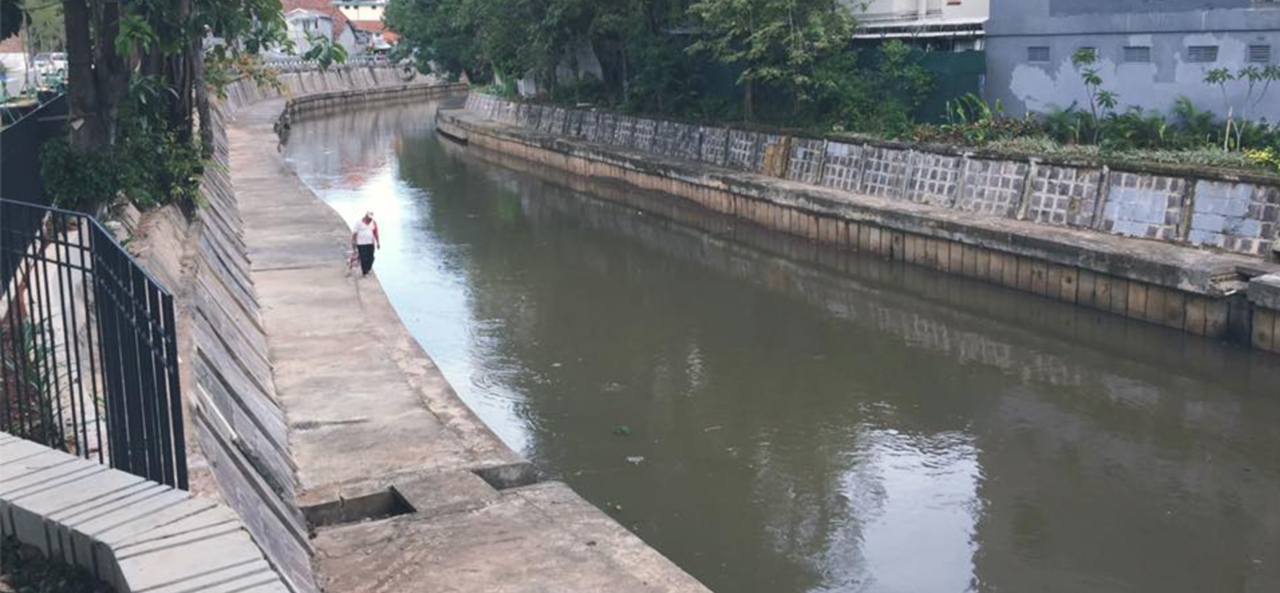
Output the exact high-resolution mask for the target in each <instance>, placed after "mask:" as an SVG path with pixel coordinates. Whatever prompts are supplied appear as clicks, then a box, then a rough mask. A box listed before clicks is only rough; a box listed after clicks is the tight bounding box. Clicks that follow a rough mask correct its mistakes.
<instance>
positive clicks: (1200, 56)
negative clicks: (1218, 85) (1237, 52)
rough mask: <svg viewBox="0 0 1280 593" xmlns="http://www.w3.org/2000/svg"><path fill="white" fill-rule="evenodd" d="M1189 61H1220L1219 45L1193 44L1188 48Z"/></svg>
mask: <svg viewBox="0 0 1280 593" xmlns="http://www.w3.org/2000/svg"><path fill="white" fill-rule="evenodd" d="M1187 61H1188V62H1200V63H1204V62H1216V61H1218V46H1216V45H1192V46H1191V47H1188V48H1187Z"/></svg>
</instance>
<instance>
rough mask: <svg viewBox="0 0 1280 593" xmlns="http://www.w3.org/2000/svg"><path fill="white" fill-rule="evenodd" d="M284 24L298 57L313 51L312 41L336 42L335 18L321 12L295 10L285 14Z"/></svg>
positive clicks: (304, 9) (302, 9)
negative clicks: (325, 40) (317, 39)
mask: <svg viewBox="0 0 1280 593" xmlns="http://www.w3.org/2000/svg"><path fill="white" fill-rule="evenodd" d="M284 22H285V26H286V29H287V31H288V35H289V41H291V42H293V51H294V52H296V53H297V54H298V55H302V54H305V53H307V52H308V51H309V50H310V49H311V45H312V40H313V39H316V38H319V37H322V38H325V39H327V40H329V41H333V40H334V29H335V27H334V24H333V17H331V16H329V15H328V14H325V13H323V12H320V11H316V10H309V9H306V8H295V9H293V10H290V11H288V12H285V13H284Z"/></svg>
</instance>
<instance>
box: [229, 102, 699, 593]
mask: <svg viewBox="0 0 1280 593" xmlns="http://www.w3.org/2000/svg"><path fill="white" fill-rule="evenodd" d="M283 105H284V104H283V101H281V100H273V101H266V102H262V103H259V104H257V105H254V106H252V107H248V108H245V109H243V110H241V111H240V112H239V113H238V115H237V121H235V122H234V123H232V124H231V125H230V126H229V129H228V138H229V141H230V150H231V167H230V175H231V180H232V184H233V185H234V188H235V192H236V195H237V198H238V201H239V203H240V211H241V214H242V216H243V218H244V221H245V241H246V243H247V246H248V248H249V253H250V259H251V260H252V261H253V266H252V270H253V274H252V275H253V280H254V283H255V284H256V287H257V291H258V295H259V299H260V301H261V303H262V307H263V320H264V323H265V325H266V330H267V333H268V346H269V350H270V354H271V362H272V364H273V366H274V379H275V384H276V391H277V395H278V397H279V399H280V403H281V405H282V406H283V408H284V409H285V413H286V415H287V418H288V422H289V426H290V436H289V447H290V453H291V454H292V457H293V459H294V460H295V461H296V463H297V467H298V472H297V480H298V483H299V488H298V490H299V492H300V493H301V494H300V498H301V501H300V502H301V504H302V505H303V506H304V507H314V508H316V509H327V510H326V511H321V512H313V513H312V516H313V517H319V516H321V515H324V516H325V517H326V519H325V520H324V521H329V520H334V521H338V522H339V523H340V524H337V525H333V526H328V527H321V528H319V530H318V534H317V537H316V539H315V541H314V544H315V548H316V550H317V554H318V557H317V566H318V569H319V572H320V582H321V584H322V586H324V587H325V588H326V590H329V591H337V592H364V591H386V592H393V591H394V592H411V591H432V592H442V591H467V592H481V591H502V592H507V591H511V592H524V591H529V592H533V591H552V590H554V591H563V592H573V591H583V592H586V591H591V592H597V591H615V592H623V591H681V592H684V591H688V592H703V591H706V589H705V588H704V587H702V586H701V585H700V584H699V583H698V582H697V581H695V580H694V579H693V578H692V577H689V576H688V575H687V574H685V573H684V572H683V571H681V570H680V569H679V568H677V567H675V566H674V565H673V564H671V563H670V562H669V561H667V560H666V559H665V558H664V557H662V556H661V555H660V554H658V553H657V552H655V551H654V550H652V549H651V548H649V547H648V546H646V545H645V544H644V543H643V542H641V541H640V540H639V539H638V538H636V537H635V536H633V535H632V534H630V533H629V532H627V531H626V530H625V529H623V528H622V527H621V526H619V525H618V524H617V523H616V522H615V521H613V520H612V519H611V518H609V517H608V516H607V515H605V514H604V513H602V512H600V511H599V510H597V509H596V508H595V507H593V506H591V505H590V504H589V503H587V502H586V501H584V500H583V499H581V498H580V497H578V496H577V495H576V494H574V493H573V492H572V491H571V490H570V489H569V488H567V487H566V486H564V485H563V484H559V483H554V482H544V483H533V484H529V485H524V486H520V484H525V483H528V482H530V481H532V480H530V479H529V478H530V475H529V472H528V468H527V465H525V464H524V462H523V460H521V459H520V458H519V456H518V455H516V454H515V453H513V452H512V451H510V450H509V449H508V448H507V447H505V446H504V445H503V444H502V443H501V441H499V440H498V439H497V437H495V436H494V435H493V433H492V432H491V431H489V430H488V429H487V428H486V427H485V426H484V425H483V424H482V423H481V422H480V421H479V420H478V419H477V418H476V416H475V415H474V414H473V413H472V412H471V411H470V410H469V409H468V408H467V407H466V405H465V404H463V403H462V401H461V400H460V399H459V398H458V397H457V395H456V394H455V393H454V391H453V390H452V388H450V387H449V385H448V383H447V382H446V381H445V379H444V377H443V375H441V373H440V371H439V370H438V369H437V368H436V366H435V365H434V364H433V363H432V362H431V360H430V359H429V358H428V357H427V356H426V354H425V353H424V352H423V351H422V350H421V348H420V347H419V346H418V345H417V343H416V342H415V341H414V340H413V339H412V337H411V336H410V335H409V333H408V331H407V329H406V328H405V327H404V326H403V325H402V324H401V323H400V320H399V318H398V317H397V315H396V313H395V311H394V309H392V307H391V305H390V302H389V301H388V300H387V298H386V295H385V293H384V292H383V291H382V288H381V286H380V285H379V284H378V281H377V279H376V278H375V277H372V276H371V277H370V278H367V279H363V280H356V279H354V278H348V277H346V276H345V274H344V266H345V255H344V254H345V250H346V246H347V244H348V243H349V242H350V234H349V231H348V230H347V226H346V223H345V222H344V221H342V220H340V219H339V217H338V215H337V214H336V213H335V212H334V211H333V210H332V209H330V208H329V207H328V206H327V205H326V204H324V202H322V201H321V200H320V199H319V198H318V197H316V196H315V195H314V194H313V193H311V191H310V190H308V189H307V188H306V187H305V186H304V185H303V184H302V182H301V181H300V180H299V179H298V178H297V176H296V175H295V174H294V173H293V172H292V171H291V170H290V169H289V167H288V166H287V164H286V163H285V162H284V159H283V157H282V155H281V154H279V152H277V142H276V137H275V134H274V132H273V131H272V123H273V122H274V120H275V117H276V116H277V115H278V114H279V113H280V112H281V109H282V108H283ZM477 470H478V473H477ZM478 474H480V475H484V476H485V479H481V478H480V477H478ZM491 484H492V485H491ZM494 486H497V487H498V488H501V489H495V487H494ZM507 486H519V487H512V488H507ZM391 490H394V496H391V497H389V496H387V495H386V494H387V493H388V492H390V491H391ZM395 498H398V499H399V500H400V501H402V502H404V503H407V505H408V506H409V507H411V510H413V511H414V512H409V513H407V514H403V515H400V516H396V517H394V518H390V519H381V520H373V521H364V522H347V521H349V520H351V519H359V518H360V517H359V514H360V513H362V512H366V511H367V512H369V513H382V512H387V511H389V510H390V506H395V505H392V504H391V502H390V501H393V499H395ZM334 509H339V510H334ZM334 517H338V518H337V519H334Z"/></svg>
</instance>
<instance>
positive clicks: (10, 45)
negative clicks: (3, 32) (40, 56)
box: [0, 33, 22, 54]
mask: <svg viewBox="0 0 1280 593" xmlns="http://www.w3.org/2000/svg"><path fill="white" fill-rule="evenodd" d="M0 53H4V54H20V53H22V34H21V33H19V34H17V35H12V36H10V37H9V38H8V39H5V40H4V41H0Z"/></svg>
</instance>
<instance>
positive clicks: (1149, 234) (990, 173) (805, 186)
mask: <svg viewBox="0 0 1280 593" xmlns="http://www.w3.org/2000/svg"><path fill="white" fill-rule="evenodd" d="M521 109H523V110H524V112H526V113H528V114H529V115H528V116H527V117H528V118H540V117H541V114H540V113H538V112H539V111H540V110H545V108H540V107H538V106H527V105H520V106H516V107H515V109H514V111H516V112H520V111H521ZM510 111H512V109H511V108H510V107H509V106H508V105H506V102H505V101H501V100H498V99H495V98H493V97H487V96H483V95H472V96H471V97H469V98H468V101H467V109H466V110H464V111H452V112H441V113H440V115H439V118H438V122H439V124H440V130H441V131H442V132H444V133H447V134H452V135H455V136H459V137H466V138H468V139H469V141H470V143H471V144H473V145H477V146H481V147H483V148H488V149H492V150H496V151H498V152H504V153H508V154H514V155H518V156H520V157H523V158H526V159H529V160H532V161H535V162H538V163H540V164H543V165H546V166H551V167H554V168H557V169H561V170H567V171H571V172H575V173H578V174H583V175H589V176H595V177H606V178H614V179H620V180H623V181H626V182H628V183H630V184H633V185H635V186H638V187H642V188H646V189H654V190H659V191H663V192H666V193H669V194H673V195H675V196H678V197H681V198H685V199H687V200H691V201H693V202H695V203H697V204H700V205H702V206H705V207H707V208H710V209H711V210H715V211H718V212H724V213H729V214H732V215H734V216H736V217H738V218H744V219H747V220H750V221H753V222H755V223H758V224H760V225H762V226H764V227H767V228H770V229H774V230H778V231H782V232H786V233H790V234H795V235H800V236H803V237H808V238H811V239H814V240H818V241H822V242H826V243H834V244H838V245H841V246H844V247H846V248H849V249H856V250H864V251H870V252H873V253H877V254H880V255H883V256H885V257H889V258H892V259H896V260H900V261H905V262H909V263H913V264H917V265H922V266H925V267H929V268H933V269H936V270H940V271H945V272H948V273H953V274H959V275H964V276H969V277H973V278H979V279H983V280H986V281H989V282H994V283H998V284H1003V285H1006V286H1009V287H1013V288H1017V289H1019V290H1023V291H1027V292H1032V293H1035V294H1039V295H1043V296H1047V297H1050V298H1054V299H1057V300H1064V301H1068V302H1071V303H1076V304H1079V305H1082V306H1086V307H1091V308H1096V309H1101V310H1105V311H1111V312H1114V313H1117V314H1120V315H1125V316H1128V317H1131V318H1135V319H1141V320H1145V321H1150V322H1153V323H1158V324H1161V325H1166V326H1170V327H1176V328H1178V329H1181V330H1183V331H1187V332H1189V333H1193V334H1198V335H1205V336H1210V337H1215V338H1230V339H1234V340H1236V341H1239V342H1243V343H1250V344H1252V345H1254V346H1255V347H1258V348H1260V349H1264V350H1270V351H1277V352H1280V348H1277V347H1276V344H1275V340H1274V338H1273V337H1272V336H1274V334H1275V332H1276V330H1277V329H1278V328H1276V327H1275V324H1276V317H1277V316H1276V314H1275V310H1273V309H1270V308H1268V306H1267V305H1264V304H1259V302H1258V301H1257V300H1246V298H1245V296H1244V295H1246V294H1248V292H1249V290H1250V283H1251V282H1252V283H1253V284H1259V282H1260V281H1261V279H1263V278H1265V277H1266V275H1267V274H1273V273H1276V272H1277V271H1280V266H1277V265H1276V264H1273V263H1269V262H1267V261H1266V259H1265V258H1264V257H1263V256H1264V255H1268V254H1269V253H1270V251H1271V249H1272V246H1273V245H1274V244H1275V240H1276V225H1275V222H1274V220H1275V217H1276V216H1277V213H1276V209H1277V208H1280V190H1278V188H1277V187H1276V186H1275V185H1272V184H1271V180H1270V179H1267V178H1265V177H1261V176H1254V177H1248V178H1224V177H1216V178H1215V177H1206V178H1198V177H1186V176H1171V175H1169V174H1167V173H1165V172H1163V171H1146V172H1140V171H1123V170H1113V169H1109V168H1107V167H1096V168H1095V167H1092V166H1088V165H1083V164H1079V163H1057V162H1052V163H1050V162H1042V161H1032V160H1027V161H1020V160H1012V159H1004V158H995V157H992V156H990V155H978V154H960V153H955V154H953V153H949V152H945V151H924V150H919V149H916V148H913V147H905V146H898V145H892V144H876V143H861V144H856V143H848V142H838V141H833V140H826V139H813V138H787V137H776V136H771V135H764V134H759V133H756V132H751V131H745V130H724V129H714V128H705V127H704V128H700V129H699V133H698V142H699V143H700V146H699V150H698V153H699V154H700V155H704V156H703V158H702V159H700V160H701V161H702V162H701V163H699V162H693V161H689V160H687V159H683V158H666V157H665V156H664V155H656V154H654V153H652V152H647V151H642V153H641V152H637V151H636V150H635V149H634V148H632V146H631V144H629V143H625V142H618V141H617V140H616V138H615V140H613V141H609V140H608V137H607V135H606V136H601V137H602V138H603V139H604V141H602V142H592V143H586V142H583V141H581V140H580V139H577V138H573V139H569V138H565V137H563V136H559V135H555V134H547V133H545V132H542V131H536V130H534V129H530V128H527V127H526V126H524V125H521V124H520V120H519V119H518V118H517V119H515V120H512V119H506V120H504V117H505V114H506V113H509V112H510ZM486 114H494V115H493V116H492V117H490V116H488V115H486ZM534 114H536V115H534ZM584 117H586V116H584ZM610 117H616V118H617V119H618V121H619V122H626V121H628V119H630V123H627V124H623V125H627V126H630V127H631V128H632V129H634V128H635V126H636V125H637V123H636V121H635V118H627V117H625V116H610V115H607V114H598V115H597V118H598V121H601V122H603V121H606V120H607V119H609V118H610ZM659 144H661V143H659ZM783 149H785V150H786V151H787V153H786V157H787V158H786V159H785V161H786V162H785V163H782V164H780V163H779V162H778V160H779V159H777V158H776V157H774V156H773V155H777V154H778V151H779V150H783ZM819 149H820V150H819ZM761 151H763V152H764V156H760V155H759V153H760V152H761ZM708 162H709V163H711V164H712V165H720V164H723V166H725V167H727V168H728V170H725V169H723V168H721V167H717V166H707V164H706V163H708ZM818 171H821V173H820V174H819V173H818ZM813 180H816V181H817V183H813ZM797 182H799V183H797ZM1202 188H1209V189H1208V191H1207V192H1206V193H1204V194H1201V193H1200V192H1199V191H1198V190H1199V189H1202ZM1206 196H1208V197H1207V198H1206ZM1198 198H1199V199H1198ZM1211 212H1212V213H1213V214H1212V215H1213V216H1222V219H1223V220H1224V221H1226V220H1227V217H1226V216H1225V215H1224V214H1230V215H1231V217H1232V218H1231V219H1230V222H1229V223H1227V222H1224V223H1223V224H1222V225H1221V230H1220V231H1219V232H1218V235H1219V237H1220V241H1221V243H1222V246H1223V247H1224V248H1225V247H1230V248H1231V249H1230V250H1228V249H1208V248H1205V247H1204V245H1207V244H1209V243H1210V240H1209V239H1212V240H1219V239H1218V238H1208V237H1203V239H1206V240H1202V241H1200V243H1201V244H1200V245H1197V244H1196V243H1195V242H1192V241H1190V240H1189V237H1190V234H1191V231H1192V230H1197V229H1204V228H1208V227H1206V225H1208V224H1209V223H1210V221H1211V220H1212V221H1214V222H1215V224H1216V221H1217V219H1210V218H1208V216H1210V214H1209V213H1211ZM1213 228H1218V227H1216V226H1215V227H1213ZM1139 238H1141V239H1145V240H1140V239H1139Z"/></svg>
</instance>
